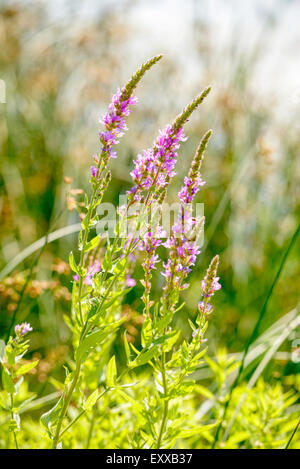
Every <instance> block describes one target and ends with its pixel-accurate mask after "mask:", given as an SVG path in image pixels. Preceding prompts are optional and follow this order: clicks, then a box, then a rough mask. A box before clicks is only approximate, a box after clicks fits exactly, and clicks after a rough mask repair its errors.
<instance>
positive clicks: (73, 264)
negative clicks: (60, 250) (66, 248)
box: [69, 251, 79, 274]
mask: <svg viewBox="0 0 300 469" xmlns="http://www.w3.org/2000/svg"><path fill="white" fill-rule="evenodd" d="M69 264H70V267H71V269H72V270H73V272H76V274H79V270H78V267H77V265H76V262H75V259H74V254H73V252H72V251H71V252H70V255H69Z"/></svg>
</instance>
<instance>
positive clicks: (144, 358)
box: [130, 345, 159, 368]
mask: <svg viewBox="0 0 300 469" xmlns="http://www.w3.org/2000/svg"><path fill="white" fill-rule="evenodd" d="M158 348H159V346H158V345H152V347H150V348H149V349H144V350H142V352H141V353H140V354H139V355H138V356H137V357H136V358H135V359H134V360H133V362H131V363H130V368H135V367H137V366H142V365H145V364H146V363H148V362H149V361H150V360H152V358H153V357H154V356H155V355H156V353H157V351H158Z"/></svg>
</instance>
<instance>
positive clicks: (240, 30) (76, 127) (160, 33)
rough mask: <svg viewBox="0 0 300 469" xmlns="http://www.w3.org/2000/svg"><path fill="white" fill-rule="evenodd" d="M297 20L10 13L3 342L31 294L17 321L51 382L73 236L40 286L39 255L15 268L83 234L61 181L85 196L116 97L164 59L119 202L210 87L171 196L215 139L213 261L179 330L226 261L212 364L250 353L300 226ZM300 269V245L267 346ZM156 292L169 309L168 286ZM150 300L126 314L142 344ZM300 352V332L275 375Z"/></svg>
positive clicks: (135, 136) (126, 11)
mask: <svg viewBox="0 0 300 469" xmlns="http://www.w3.org/2000/svg"><path fill="white" fill-rule="evenodd" d="M297 15H298V16H297ZM299 15H300V5H299V2H295V1H294V2H293V1H283V0H281V1H279V0H273V1H265V2H256V1H252V2H250V1H245V2H238V1H227V2H224V1H215V0H213V1H202V0H184V1H177V0H173V1H168V0H163V1H159V2H158V1H152V2H148V1H144V0H136V1H135V0H133V1H126V0H123V1H122V0H115V1H101V2H96V1H87V2H78V1H53V2H50V4H49V2H44V1H34V2H33V1H23V2H17V1H2V2H1V7H0V39H1V49H0V78H1V79H2V80H4V82H5V84H6V103H5V104H4V103H3V104H0V155H1V157H0V194H1V200H0V216H1V224H0V270H2V279H1V281H0V308H1V315H0V328H1V336H4V337H5V334H6V333H7V329H8V326H9V323H10V321H11V318H12V316H13V315H14V312H15V311H16V308H17V305H18V302H19V300H20V295H22V289H25V291H24V295H23V298H22V303H21V305H20V308H18V310H17V317H16V320H17V322H19V321H20V320H23V319H25V318H26V319H27V320H29V321H30V322H31V323H32V324H33V326H34V333H33V334H32V338H31V342H32V350H33V351H34V352H35V353H38V354H40V356H41V357H42V358H43V360H42V362H41V364H40V365H39V371H38V372H39V380H40V381H41V382H43V381H44V380H45V378H46V376H47V374H48V373H50V371H51V369H52V368H53V367H55V366H56V365H57V364H59V363H63V361H64V357H65V356H66V355H67V353H68V344H69V332H68V329H67V327H66V326H65V325H64V321H63V314H66V313H67V314H68V311H69V309H70V288H71V282H70V280H71V275H70V272H69V270H68V266H67V264H65V263H66V262H67V259H68V253H69V251H70V250H71V249H74V247H75V246H76V233H75V234H69V235H65V236H63V234H64V232H62V235H61V237H60V238H59V239H57V240H56V241H53V242H51V243H49V244H48V245H47V247H46V248H45V249H44V250H43V252H42V253H41V255H40V256H39V258H38V259H37V261H38V262H36V264H35V265H34V267H33V275H32V277H31V279H30V281H29V282H28V283H27V284H26V283H25V282H26V278H27V276H28V273H29V272H30V268H31V267H32V265H33V261H34V259H35V258H34V256H35V255H36V253H35V254H34V255H31V256H26V258H25V260H24V261H22V262H21V263H19V264H18V265H17V266H16V267H15V268H14V269H13V270H11V269H10V268H9V267H10V266H12V265H14V260H17V259H18V257H16V256H18V255H20V253H22V252H23V250H24V249H26V248H27V247H28V246H30V245H31V244H32V243H34V242H35V241H36V240H38V239H39V238H41V237H42V236H44V235H45V234H46V233H47V232H48V231H50V232H53V231H55V230H57V229H59V228H64V227H67V226H69V225H72V224H75V223H78V221H79V219H78V216H77V215H76V213H74V212H71V211H69V210H68V209H67V203H66V198H67V197H68V192H69V191H70V186H69V185H68V184H66V183H65V182H64V178H65V177H70V178H72V180H73V182H72V187H73V188H83V189H84V190H88V180H89V167H90V164H91V161H92V155H93V153H95V152H96V151H97V149H98V148H99V142H98V131H99V122H98V119H99V117H100V116H101V115H102V113H103V112H104V111H105V109H106V106H107V104H108V103H109V99H110V95H111V94H112V93H113V92H114V91H115V89H116V87H117V86H120V85H122V84H123V83H125V81H126V80H127V79H128V78H129V77H130V75H131V74H132V72H133V71H135V69H136V68H137V67H138V66H139V65H140V64H141V63H142V62H143V61H145V60H146V59H147V58H149V57H150V56H152V55H155V54H158V53H163V54H164V59H163V60H162V61H161V62H160V64H159V65H157V66H155V68H153V69H152V70H151V71H150V72H149V73H148V74H147V75H146V77H145V78H144V79H143V81H142V83H141V84H140V85H139V87H138V90H137V96H138V99H139V103H138V106H137V107H136V108H135V109H134V112H133V113H132V115H131V116H130V118H129V129H130V130H129V132H128V133H127V134H126V136H125V137H124V138H123V139H122V144H121V145H120V146H119V148H118V152H119V155H118V159H117V161H115V162H113V164H112V171H113V176H114V177H113V182H112V183H111V185H110V189H109V192H108V194H107V196H106V200H110V201H113V202H115V203H117V201H118V196H119V194H120V193H124V192H125V191H126V190H127V189H128V187H130V176H129V171H130V168H132V160H133V159H134V158H135V156H136V154H137V153H138V152H140V151H141V150H142V149H143V148H147V147H149V146H151V143H152V141H153V140H154V138H155V137H156V135H157V131H158V128H162V127H163V126H164V125H165V124H167V123H169V122H171V121H172V120H173V118H174V117H175V116H176V115H177V114H178V113H179V112H180V110H181V109H182V108H183V107H184V106H185V104H186V103H188V102H189V101H191V99H192V98H193V97H194V96H195V95H196V94H198V93H199V92H200V91H201V90H202V89H203V88H204V87H205V86H207V85H209V84H210V85H212V93H211V94H210V96H209V97H208V98H207V100H206V101H205V102H204V103H203V104H202V106H201V108H200V110H199V111H197V112H196V113H195V114H194V115H193V116H192V118H191V119H190V122H189V123H188V125H187V126H186V133H187V135H188V136H189V139H188V141H187V142H186V143H185V144H184V145H183V146H182V147H181V150H180V158H179V161H178V166H177V169H178V176H177V178H176V181H175V182H174V183H173V185H172V187H171V190H170V193H169V201H170V202H171V201H172V200H175V198H176V194H177V192H178V189H179V187H180V185H181V183H182V181H183V177H184V175H185V174H186V173H187V171H188V168H189V164H190V162H191V159H192V157H193V154H194V151H195V148H196V146H197V145H198V142H199V140H200V138H201V136H202V134H203V133H204V131H206V130H207V129H209V128H212V129H213V132H214V134H213V138H212V140H211V142H210V144H209V148H208V151H207V154H206V158H205V162H204V164H203V178H204V179H205V180H206V181H207V184H206V185H205V186H204V188H203V190H202V191H201V192H200V194H199V195H198V196H197V202H204V204H205V215H206V229H205V246H204V249H203V251H202V253H201V255H200V256H199V260H198V263H197V266H196V268H195V269H194V270H193V273H192V274H191V278H190V282H191V288H190V289H189V290H187V292H186V293H185V294H184V300H185V301H186V308H185V312H184V313H182V315H181V316H180V317H179V319H178V320H179V323H180V324H181V327H182V328H183V330H184V328H185V324H186V322H187V321H186V318H187V315H190V316H192V315H193V314H194V312H195V307H196V305H197V302H198V299H199V291H200V282H201V278H202V276H203V274H204V272H205V269H206V267H207V265H208V263H209V261H210V259H211V258H212V256H213V255H215V254H217V253H219V254H220V258H221V262H220V277H221V283H222V290H221V292H220V293H219V294H218V295H216V298H215V313H214V315H213V317H212V319H211V324H210V328H209V336H210V340H209V347H210V349H209V350H210V353H211V354H214V353H216V350H217V349H218V348H219V347H220V346H226V347H227V348H228V350H229V351H230V352H237V351H240V350H242V349H243V348H244V345H245V342H246V340H247V338H248V337H249V336H250V334H251V332H252V330H253V327H254V325H255V322H256V320H257V318H258V315H259V311H260V309H261V307H262V304H263V302H264V300H265V297H266V295H267V292H268V290H269V288H270V286H271V283H272V281H273V278H274V276H275V274H276V271H277V269H278V267H279V264H280V261H281V259H282V256H283V253H284V251H285V249H286V248H287V246H288V243H289V241H290V239H291V236H292V235H293V233H294V231H295V229H296V227H297V224H298V223H299V220H300V209H299V182H300V164H299V150H300V133H299V116H300V109H299V103H300V84H299V70H300V57H299V47H298V44H299V35H300V32H299V28H298V23H297V17H298V18H299ZM71 196H72V195H70V194H69V204H70V203H71V202H70V197H71ZM37 253H38V251H37ZM299 258H300V245H299V242H298V243H296V245H295V246H294V248H293V250H292V251H291V253H290V255H289V258H288V260H287V262H286V264H285V267H284V270H283V272H282V275H281V277H280V280H279V282H278V283H277V285H276V288H275V290H274V292H273V295H272V298H271V301H270V304H269V305H268V309H267V313H266V315H265V317H264V320H263V323H262V324H261V331H263V330H265V329H266V328H267V327H268V326H270V325H271V324H272V323H273V322H275V321H276V320H277V319H279V318H280V317H281V316H282V315H284V314H286V313H288V312H289V311H290V310H291V309H293V308H294V307H295V306H297V305H298V303H299V290H300V263H299ZM3 275H4V278H3ZM141 275H142V274H141V272H137V275H136V278H141ZM154 280H155V287H154V294H155V295H157V296H158V295H159V294H160V289H161V286H162V281H163V279H162V278H161V276H160V275H156V276H155V279H154ZM141 288H142V287H141V286H139V285H137V287H136V289H135V290H134V293H132V294H131V296H130V298H128V302H129V300H130V301H131V306H130V308H129V306H126V305H125V306H124V310H126V311H127V310H128V311H130V314H131V316H130V319H129V320H128V324H127V328H128V332H129V334H131V336H132V340H138V339H137V337H138V329H139V325H140V321H139V313H140V312H141V309H142V308H141V305H140V300H139V299H140V297H141ZM297 337H299V334H298V335H297V332H295V334H294V336H293V337H292V338H290V339H289V341H288V342H286V343H285V344H284V346H283V348H282V351H283V352H285V353H286V354H287V355H284V354H281V355H280V356H279V358H278V360H277V361H276V360H275V362H274V363H273V365H272V369H271V371H270V372H272V373H276V372H278V371H276V370H277V369H278V368H279V367H280V368H281V369H282V366H284V365H285V364H286V358H284V357H288V356H289V353H290V352H291V340H292V339H294V338H297ZM60 360H61V361H60ZM290 366H292V367H294V368H295V369H296V367H297V365H296V364H292V365H290ZM51 367H52V368H51ZM289 371H290V370H289Z"/></svg>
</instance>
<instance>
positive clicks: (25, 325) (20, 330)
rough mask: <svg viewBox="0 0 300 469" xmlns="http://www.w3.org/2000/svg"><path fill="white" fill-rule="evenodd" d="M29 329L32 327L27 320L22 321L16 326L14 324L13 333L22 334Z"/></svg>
mask: <svg viewBox="0 0 300 469" xmlns="http://www.w3.org/2000/svg"><path fill="white" fill-rule="evenodd" d="M31 331H32V327H31V325H30V324H29V322H23V323H22V324H18V325H17V326H15V333H16V334H17V335H18V336H23V335H25V334H27V333H28V332H31Z"/></svg>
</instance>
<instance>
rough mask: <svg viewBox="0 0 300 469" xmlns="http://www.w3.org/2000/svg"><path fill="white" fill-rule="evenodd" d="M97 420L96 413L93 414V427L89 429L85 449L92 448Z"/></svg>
mask: <svg viewBox="0 0 300 469" xmlns="http://www.w3.org/2000/svg"><path fill="white" fill-rule="evenodd" d="M95 419H96V412H94V413H93V416H92V419H91V425H90V428H89V433H88V437H87V441H86V447H85V449H89V447H90V443H91V438H92V434H93V430H94V426H95Z"/></svg>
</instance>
